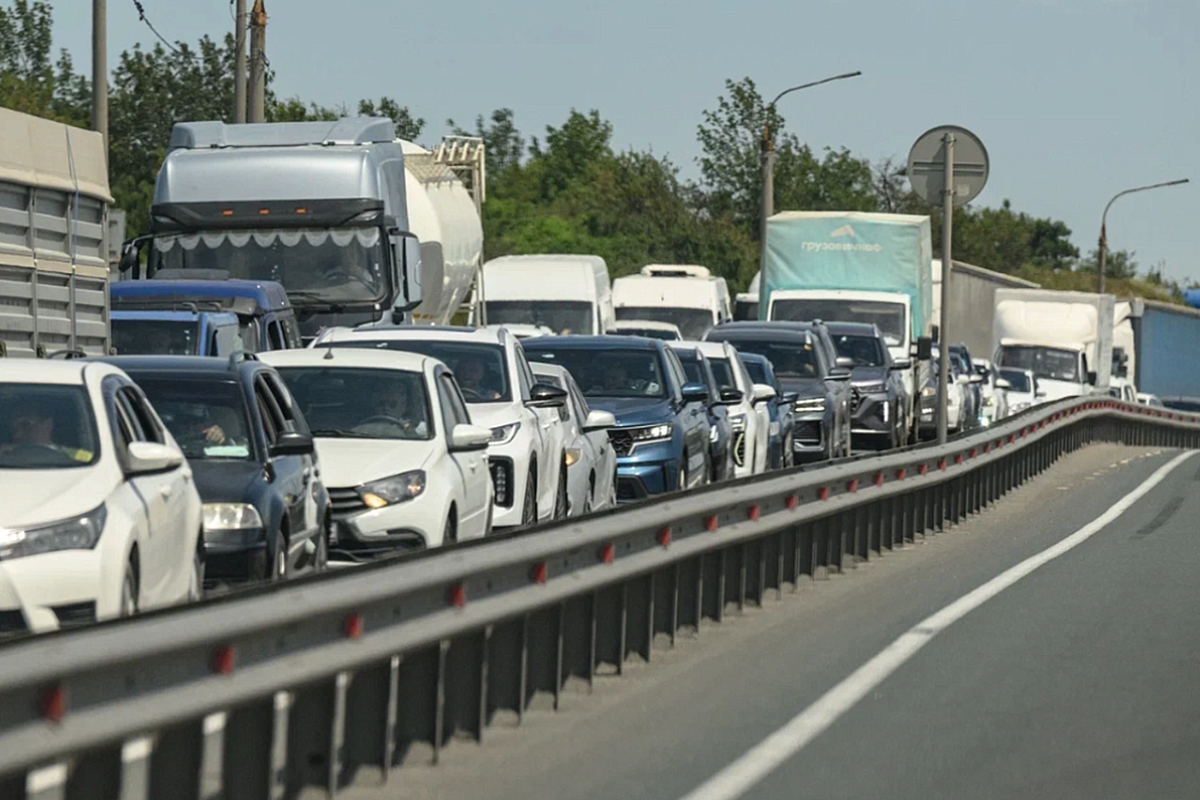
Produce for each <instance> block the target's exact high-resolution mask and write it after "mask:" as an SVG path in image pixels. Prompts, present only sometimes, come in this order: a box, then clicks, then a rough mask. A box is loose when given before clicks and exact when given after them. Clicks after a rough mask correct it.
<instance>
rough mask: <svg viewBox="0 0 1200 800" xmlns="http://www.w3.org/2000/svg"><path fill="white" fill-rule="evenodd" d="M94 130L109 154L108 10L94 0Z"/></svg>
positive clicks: (104, 0)
mask: <svg viewBox="0 0 1200 800" xmlns="http://www.w3.org/2000/svg"><path fill="white" fill-rule="evenodd" d="M92 130H94V131H99V132H100V135H101V136H103V137H104V152H105V153H106V154H107V153H108V9H107V3H106V0H92Z"/></svg>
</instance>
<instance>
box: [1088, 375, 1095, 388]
mask: <svg viewBox="0 0 1200 800" xmlns="http://www.w3.org/2000/svg"><path fill="white" fill-rule="evenodd" d="M1087 382H1088V385H1089V386H1095V385H1096V373H1095V372H1089V373H1088V374H1087Z"/></svg>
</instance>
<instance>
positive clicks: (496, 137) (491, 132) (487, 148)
mask: <svg viewBox="0 0 1200 800" xmlns="http://www.w3.org/2000/svg"><path fill="white" fill-rule="evenodd" d="M513 116H514V115H513V111H512V109H511V108H498V109H496V110H495V111H493V112H492V113H491V115H490V117H489V118H488V119H489V123H488V124H484V120H483V115H482V114H480V115H479V116H478V117H476V118H475V130H474V131H468V130H466V129H464V128H461V127H459V126H458V125H456V124H455V123H454V120H452V119H448V120H446V127H448V128H450V130H452V131H453V132H454V135H455V136H477V137H479V138H480V139H482V140H483V148H484V152H485V153H486V154H487V169H488V173H489V174H490V175H491V176H492V177H493V179H500V178H501V176H503V175H504V174H505V173H506V172H508V170H510V169H512V168H514V167H519V166H521V159H522V158H523V157H524V156H525V139H524V137H522V136H521V132H520V131H518V130H517V126H516V124H515V123H514V122H513Z"/></svg>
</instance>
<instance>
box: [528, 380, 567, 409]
mask: <svg viewBox="0 0 1200 800" xmlns="http://www.w3.org/2000/svg"><path fill="white" fill-rule="evenodd" d="M566 404H567V390H566V389H560V388H559V387H557V386H552V385H551V384H549V383H536V384H534V386H533V388H532V389H530V390H529V399H528V400H526V401H525V405H526V406H528V407H529V408H562V407H563V406H565V405H566Z"/></svg>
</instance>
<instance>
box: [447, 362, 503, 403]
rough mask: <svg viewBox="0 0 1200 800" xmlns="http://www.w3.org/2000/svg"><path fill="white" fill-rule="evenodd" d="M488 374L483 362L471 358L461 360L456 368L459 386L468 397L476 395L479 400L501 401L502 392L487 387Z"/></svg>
mask: <svg viewBox="0 0 1200 800" xmlns="http://www.w3.org/2000/svg"><path fill="white" fill-rule="evenodd" d="M486 374H487V370H486V369H485V368H484V366H483V362H482V361H481V360H479V359H478V358H474V357H471V356H467V357H465V358H461V359H459V361H458V364H456V365H455V367H454V377H455V378H457V379H458V385H459V386H461V387H462V388H463V390H464V391H465V392H467V393H468V395H475V396H476V397H478V398H479V400H499V399H500V392H498V391H496V389H495V387H493V386H488V385H487V383H488V381H486V380H485V377H486ZM468 400H470V398H468Z"/></svg>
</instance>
